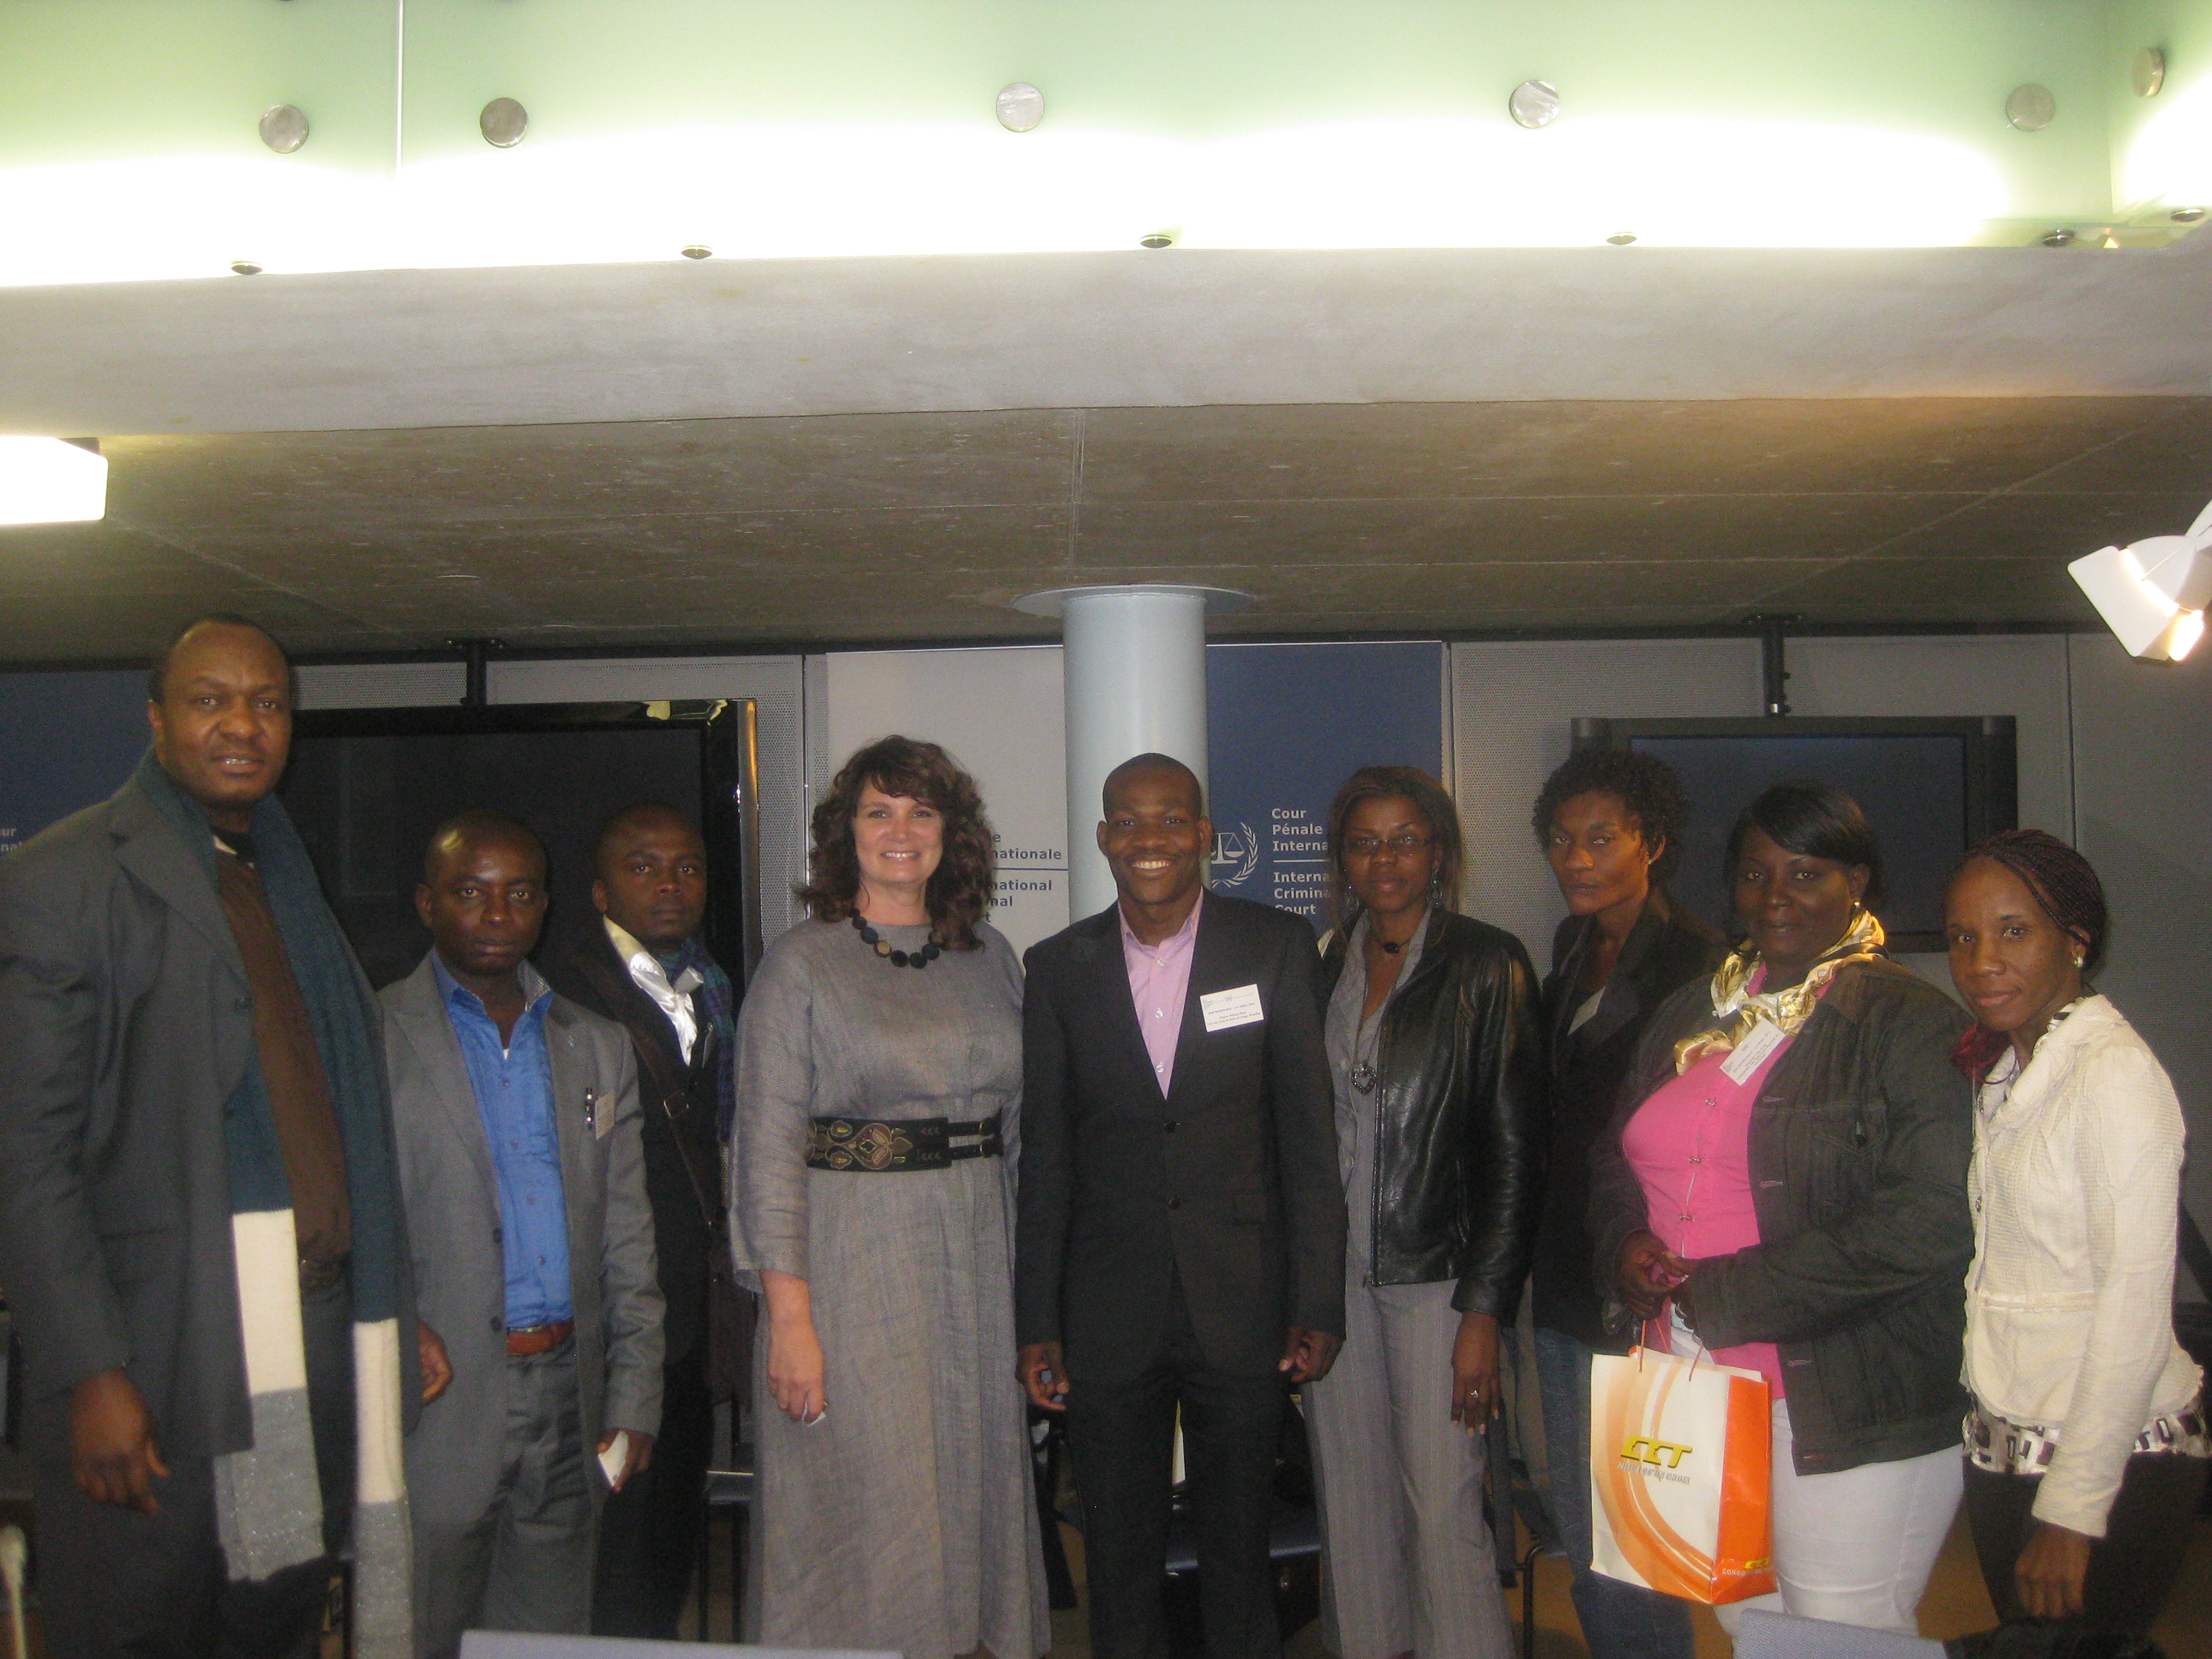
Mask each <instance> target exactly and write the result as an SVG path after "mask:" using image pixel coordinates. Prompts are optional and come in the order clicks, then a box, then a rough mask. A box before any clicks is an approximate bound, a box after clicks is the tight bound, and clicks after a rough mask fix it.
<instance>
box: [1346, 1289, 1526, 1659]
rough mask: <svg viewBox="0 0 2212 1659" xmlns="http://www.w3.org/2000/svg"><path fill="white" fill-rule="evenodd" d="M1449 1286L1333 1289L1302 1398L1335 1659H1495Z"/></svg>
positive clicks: (1486, 1540)
mask: <svg viewBox="0 0 2212 1659" xmlns="http://www.w3.org/2000/svg"><path fill="white" fill-rule="evenodd" d="M1451 1296H1452V1286H1451V1285H1450V1284H1449V1283H1443V1284H1436V1285H1363V1284H1361V1283H1360V1282H1359V1281H1358V1279H1356V1278H1355V1279H1352V1282H1351V1283H1350V1284H1348V1285H1346V1295H1345V1310H1344V1312H1345V1331H1344V1351H1343V1352H1342V1353H1340V1354H1339V1355H1338V1356H1337V1361H1336V1365H1335V1367H1334V1369H1333V1370H1331V1371H1330V1372H1329V1374H1328V1376H1327V1377H1325V1378H1323V1379H1322V1381H1321V1382H1319V1383H1308V1384H1307V1385H1306V1388H1305V1396H1304V1397H1305V1401H1306V1423H1307V1427H1308V1428H1309V1430H1310V1431H1311V1434H1312V1437H1313V1450H1314V1481H1315V1486H1316V1488H1317V1489H1318V1492H1319V1494H1320V1498H1321V1526H1322V1548H1323V1550H1324V1552H1325V1553H1326V1556H1327V1565H1328V1573H1327V1576H1326V1578H1325V1580H1324V1583H1323V1589H1322V1640H1323V1642H1324V1643H1325V1644H1326V1645H1327V1646H1328V1649H1329V1650H1330V1651H1331V1652H1333V1653H1334V1654H1337V1655H1338V1656H1340V1659H1392V1656H1395V1655H1397V1654H1401V1653H1407V1652H1411V1653H1414V1654H1418V1655H1419V1659H1505V1656H1507V1655H1509V1654H1510V1652H1511V1651H1512V1647H1513V1633H1512V1630H1511V1627H1510V1626H1509V1625H1508V1624H1507V1622H1506V1618H1505V1600H1504V1595H1503V1594H1502V1593H1501V1592H1500V1591H1499V1589H1498V1558H1497V1555H1496V1554H1495V1553H1494V1549H1493V1547H1492V1543H1491V1538H1490V1526H1489V1523H1488V1522H1486V1521H1485V1520H1484V1519H1483V1516H1482V1486H1483V1464H1484V1461H1485V1460H1484V1455H1483V1454H1484V1448H1483V1440H1482V1437H1481V1436H1480V1435H1479V1434H1469V1433H1468V1432H1467V1431H1466V1430H1464V1429H1462V1427H1461V1426H1460V1425H1458V1424H1456V1423H1455V1422H1453V1421H1452V1420H1451V1385H1452V1346H1453V1343H1454V1342H1455V1340H1456V1339H1457V1338H1458V1335H1459V1315H1458V1314H1457V1313H1456V1312H1455V1311H1454V1310H1453V1308H1452V1305H1451Z"/></svg>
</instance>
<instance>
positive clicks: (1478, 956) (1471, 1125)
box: [1321, 911, 1545, 1321]
mask: <svg viewBox="0 0 2212 1659" xmlns="http://www.w3.org/2000/svg"><path fill="white" fill-rule="evenodd" d="M1425 927H1426V928H1427V932H1426V933H1425V935H1424V936H1423V938H1422V940H1421V953H1420V957H1419V960H1418V961H1416V962H1415V963H1414V964H1413V974H1412V975H1411V977H1409V978H1408V979H1407V981H1406V982H1405V983H1404V984H1403V985H1401V986H1400V987H1398V988H1397V992H1396V994H1395V995H1394V996H1393V997H1392V998H1391V1000H1390V1001H1389V1005H1388V1006H1386V1007H1385V1008H1384V1010H1383V1024H1382V1030H1381V1033H1380V1035H1379V1036H1378V1037H1377V1040H1376V1051H1375V1056H1376V1057H1375V1064H1376V1071H1377V1072H1378V1073H1379V1074H1380V1081H1379V1084H1378V1085H1377V1100H1378V1103H1379V1104H1378V1109H1377V1111H1376V1133H1377V1134H1378V1135H1379V1137H1380V1138H1381V1142H1382V1144H1381V1145H1380V1146H1377V1147H1376V1157H1375V1172H1376V1194H1375V1231H1374V1236H1373V1238H1372V1239H1371V1241H1370V1243H1371V1244H1372V1247H1373V1254H1372V1260H1373V1262H1374V1267H1373V1269H1372V1273H1373V1277H1374V1282H1375V1283H1376V1284H1377V1285H1428V1284H1434V1283H1436V1282H1437V1281H1438V1280H1440V1279H1453V1280H1455V1281H1456V1285H1455V1289H1454V1290H1453V1292H1452V1306H1453V1307H1455V1308H1456V1309H1458V1310H1460V1311H1461V1312H1462V1313H1468V1312H1473V1313H1486V1314H1493V1315H1495V1316H1497V1317H1498V1319H1499V1320H1500V1321H1506V1320H1510V1319H1511V1317H1512V1316H1513V1309H1514V1305H1515V1304H1516V1301H1517V1300H1518V1298H1519V1297H1520V1293H1521V1281H1522V1278H1523V1277H1524V1276H1525V1275H1526V1273H1528V1247H1529V1241H1530V1238H1531V1237H1532V1236H1533V1235H1534V1231H1535V1228H1536V1216H1537V1208H1538V1204H1539V1201H1540V1200H1541V1196H1542V1192H1543V1184H1544V1165H1543V1158H1544V1152H1543V1146H1544V1141H1543V1128H1542V1125H1543V1121H1544V1093H1545V1066H1544V1034H1543V1028H1542V1024H1541V1017H1540V1013H1539V1004H1538V1000H1537V995H1536V975H1535V972H1534V969H1532V968H1530V966H1529V965H1528V952H1527V951H1524V950H1522V948H1521V942H1520V940H1518V939H1515V938H1514V937H1513V936H1512V935H1511V934H1510V933H1504V932H1503V931H1501V930H1500V929H1498V928H1496V927H1491V926H1490V925H1489V924H1488V923H1486V922H1480V921H1474V919H1473V918H1472V917H1468V916H1462V915H1451V914H1450V913H1449V912H1445V911H1432V912H1431V914H1430V917H1429V920H1428V921H1427V922H1426V924H1425ZM1344 959H1345V936H1344V934H1343V933H1338V934H1336V935H1334V937H1332V938H1331V939H1330V940H1329V942H1328V951H1327V953H1326V954H1325V955H1324V956H1323V957H1322V992H1321V996H1322V1012H1323V1017H1324V1018H1326V1017H1327V1011H1328V1000H1329V998H1330V996H1331V995H1332V994H1334V991H1335V989H1336V982H1337V980H1338V978H1339V977H1340V975H1342V974H1343V972H1344Z"/></svg>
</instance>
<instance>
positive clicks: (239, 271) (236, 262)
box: [230, 259, 261, 276]
mask: <svg viewBox="0 0 2212 1659" xmlns="http://www.w3.org/2000/svg"><path fill="white" fill-rule="evenodd" d="M230 274H231V275H232V276H259V275H260V274H261V267H260V266H259V265H257V264H254V263H253V261H252V260H251V259H233V260H232V261H231V262H230Z"/></svg>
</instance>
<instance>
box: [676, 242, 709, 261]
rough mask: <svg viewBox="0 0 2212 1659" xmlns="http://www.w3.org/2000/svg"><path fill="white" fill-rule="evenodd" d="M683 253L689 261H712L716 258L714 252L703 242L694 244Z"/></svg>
mask: <svg viewBox="0 0 2212 1659" xmlns="http://www.w3.org/2000/svg"><path fill="white" fill-rule="evenodd" d="M683 252H684V258H687V259H711V258H714V249H712V248H710V247H708V246H706V245H705V244H704V243H702V242H694V243H692V244H691V246H689V247H687V248H685V249H684V250H683Z"/></svg>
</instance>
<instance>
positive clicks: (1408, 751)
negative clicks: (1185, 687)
mask: <svg viewBox="0 0 2212 1659" xmlns="http://www.w3.org/2000/svg"><path fill="white" fill-rule="evenodd" d="M1443 675H1444V648H1443V646H1442V645H1440V644H1437V642H1435V641H1415V642H1413V643H1410V644H1389V645H1212V646H1208V647H1206V705H1207V715H1206V750H1207V769H1208V770H1209V772H1211V774H1212V778H1211V783H1212V801H1211V803H1210V805H1211V808H1212V817H1213V885H1214V887H1215V888H1216V889H1218V890H1220V891H1222V892H1225V893H1234V894H1236V895H1237V896H1238V897H1239V898H1249V899H1257V900H1259V901H1260V902H1261V903H1263V904H1275V905H1279V906H1281V907H1282V908H1284V909H1285V910H1295V911H1297V913H1298V914H1299V915H1304V916H1309V917H1311V918H1313V919H1314V924H1315V926H1316V927H1325V926H1327V922H1326V920H1325V919H1324V917H1323V911H1324V909H1325V908H1326V906H1325V899H1326V894H1327V890H1328V846H1327V841H1328V803H1329V801H1330V799H1332V798H1333V797H1334V795H1335V793H1336V790H1337V786H1338V785H1339V784H1340V783H1342V782H1343V781H1344V780H1345V779H1346V777H1347V776H1348V775H1351V774H1352V773H1353V772H1355V771H1357V770H1358V769H1359V768H1361V767H1363V766H1374V765H1382V764H1394V765H1401V766H1418V767H1419V768H1420V769H1422V770H1424V771H1425V772H1431V773H1437V774H1439V775H1441V773H1442V770H1443V749H1444V729H1443Z"/></svg>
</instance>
